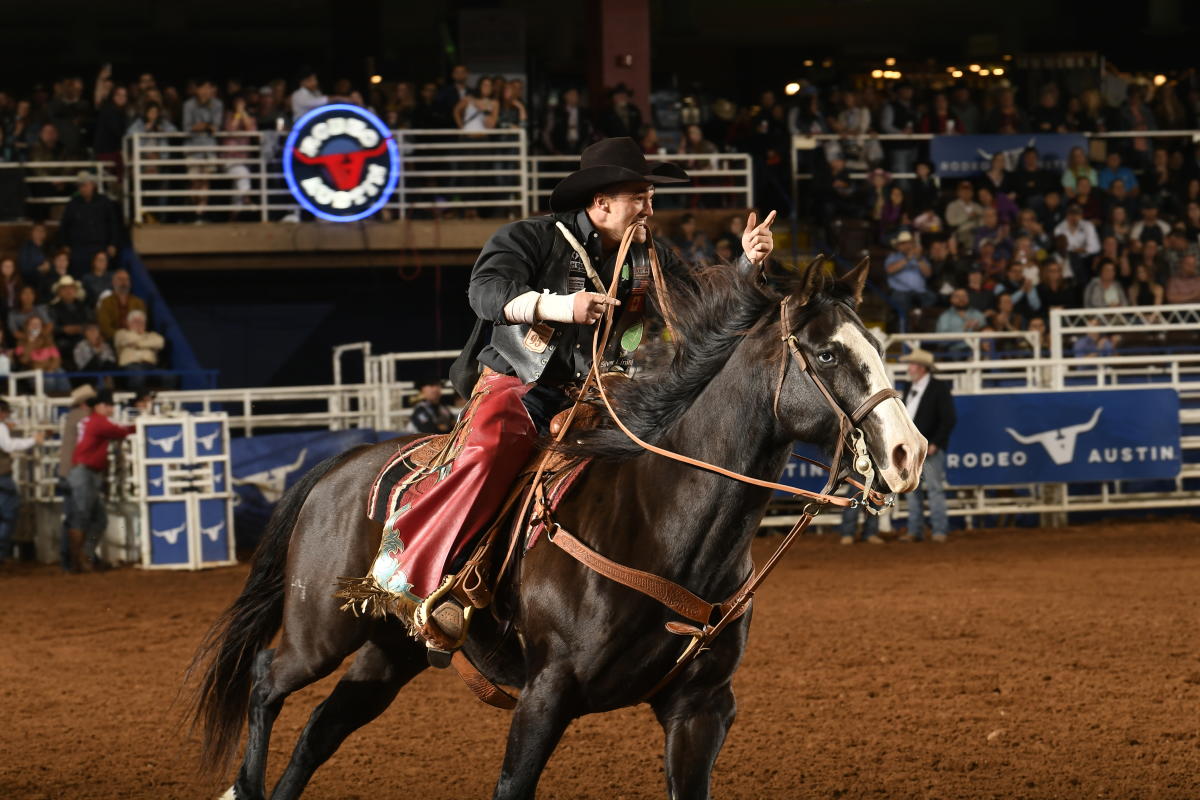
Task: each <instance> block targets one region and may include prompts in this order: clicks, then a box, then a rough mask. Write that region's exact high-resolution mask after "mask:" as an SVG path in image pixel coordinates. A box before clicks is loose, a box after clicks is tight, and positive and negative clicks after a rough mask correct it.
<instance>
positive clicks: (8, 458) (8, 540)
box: [0, 400, 44, 566]
mask: <svg viewBox="0 0 1200 800" xmlns="http://www.w3.org/2000/svg"><path fill="white" fill-rule="evenodd" d="M11 413H12V408H11V407H10V406H9V405H8V403H7V402H6V401H4V400H0V566H2V565H3V564H4V563H5V562H7V561H8V559H9V557H10V556H12V533H13V528H14V527H15V526H16V524H17V510H18V509H19V508H20V506H21V497H20V495H19V494H17V484H16V482H15V481H13V476H12V471H13V463H12V454H13V453H18V452H20V451H22V450H28V449H30V448H31V447H33V446H34V445H39V444H41V443H42V438H43V436H44V434H42V432H41V431H38V432H37V433H35V434H34V435H33V436H25V437H17V436H13V435H12V433H11V431H10V430H9V425H10V423H9V421H8V417H9V415H10V414H11Z"/></svg>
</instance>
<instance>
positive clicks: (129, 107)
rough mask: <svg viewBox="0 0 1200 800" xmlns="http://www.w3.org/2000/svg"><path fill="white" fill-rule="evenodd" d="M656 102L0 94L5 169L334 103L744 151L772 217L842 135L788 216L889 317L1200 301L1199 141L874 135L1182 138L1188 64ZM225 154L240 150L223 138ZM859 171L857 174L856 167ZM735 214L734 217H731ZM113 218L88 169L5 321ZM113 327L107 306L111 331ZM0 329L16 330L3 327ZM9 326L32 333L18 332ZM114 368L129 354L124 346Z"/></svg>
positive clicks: (695, 246)
mask: <svg viewBox="0 0 1200 800" xmlns="http://www.w3.org/2000/svg"><path fill="white" fill-rule="evenodd" d="M650 100H651V98H638V97H635V96H634V95H633V93H632V92H631V91H630V90H629V89H628V88H627V87H625V86H624V85H619V86H616V87H613V88H612V89H611V90H610V91H609V92H608V94H607V96H606V97H604V98H592V102H590V103H589V102H587V101H586V100H585V99H584V97H583V95H582V93H581V92H580V91H579V89H577V88H572V87H567V88H563V89H561V90H557V91H551V92H548V93H546V94H544V95H542V96H539V97H536V98H533V99H532V100H530V101H527V99H526V90H525V86H524V84H523V82H522V81H520V80H512V79H506V78H505V77H504V76H499V75H472V74H471V73H470V71H469V70H468V69H467V67H465V66H463V65H458V66H455V67H454V68H453V69H452V70H451V72H450V74H449V75H448V77H447V79H446V80H444V81H433V80H430V81H425V82H413V81H406V80H400V81H382V80H381V81H379V82H372V83H369V84H367V85H366V86H365V87H364V88H360V87H356V86H355V85H354V84H353V82H352V81H350V80H347V79H339V80H335V81H333V83H332V85H331V86H330V87H329V89H328V91H326V90H325V89H323V87H322V84H321V82H320V80H319V78H318V76H317V75H316V74H315V73H314V72H313V71H312V70H311V69H301V70H299V72H298V73H297V75H296V79H295V81H294V82H293V83H291V84H289V83H288V82H287V81H285V80H283V79H274V80H270V81H268V82H266V83H265V84H263V85H261V86H258V87H254V86H247V85H245V84H244V83H243V82H242V81H241V80H238V79H229V80H226V81H224V82H223V84H222V85H221V86H218V85H217V84H216V83H215V82H214V81H212V80H210V79H197V80H193V81H189V82H187V83H186V84H185V85H184V86H182V87H176V86H173V85H160V83H159V82H158V80H157V79H156V77H155V76H154V75H152V74H149V73H145V74H141V75H139V76H137V78H136V79H134V80H126V81H120V80H117V79H116V76H115V75H114V73H113V72H112V70H111V69H110V68H108V67H105V68H103V69H101V70H100V72H99V73H98V75H97V76H96V78H95V80H94V82H93V84H92V85H91V86H90V87H88V86H87V85H85V82H84V81H83V80H82V79H81V78H78V77H71V78H66V79H63V80H60V81H59V82H57V83H55V84H53V86H39V87H35V89H34V90H33V91H32V92H31V93H30V94H29V95H28V96H26V97H19V98H18V97H14V96H13V95H11V94H8V93H5V92H0V159H8V160H17V161H38V162H45V161H54V160H60V159H66V158H79V157H84V156H90V157H93V158H95V159H98V160H101V161H107V162H111V163H112V164H113V168H114V169H115V170H116V171H117V172H118V173H119V172H120V170H121V169H122V164H121V158H122V147H121V141H122V137H123V136H124V135H125V134H126V133H128V132H153V131H180V132H184V133H187V134H188V135H189V139H188V141H189V143H191V144H193V145H200V146H205V145H211V144H213V143H214V142H215V141H216V139H215V138H214V137H215V134H216V133H217V132H218V131H225V132H231V133H238V132H242V133H246V134H249V133H250V132H253V131H272V132H275V133H279V132H282V131H285V130H287V129H288V128H289V127H290V125H291V124H292V122H293V121H294V120H295V119H297V118H298V117H300V116H302V115H303V114H304V113H306V112H307V111H309V110H310V109H312V108H315V107H317V106H319V105H321V104H324V103H326V102H330V101H340V102H348V103H356V104H360V105H364V106H367V107H370V108H372V109H373V110H375V111H376V112H377V113H379V114H380V115H381V116H382V117H383V118H384V120H385V121H386V123H387V124H388V125H389V126H391V127H393V128H396V129H407V128H417V129H442V128H460V129H463V130H468V131H480V130H486V129H492V128H511V127H524V128H526V129H528V130H529V132H530V142H531V147H532V148H533V149H534V150H540V151H542V152H545V153H550V154H575V153H578V152H580V151H581V150H582V149H583V148H584V147H585V146H586V145H588V144H589V143H591V142H592V141H595V140H596V139H598V138H601V137H606V136H632V137H634V138H636V139H637V140H638V141H639V142H640V143H641V144H642V147H643V149H645V150H646V151H647V152H648V153H649V152H653V153H655V154H660V155H661V154H667V153H670V154H672V155H675V156H677V157H678V158H679V160H680V161H681V163H682V164H683V165H684V166H685V168H688V167H690V168H693V169H694V168H696V167H699V166H703V164H704V162H703V161H701V160H699V159H695V158H692V159H689V158H688V156H700V155H711V154H714V153H720V152H727V151H739V152H747V153H750V154H751V156H752V157H753V159H754V170H755V195H756V198H755V199H756V202H757V204H758V205H760V206H761V207H764V208H778V209H781V210H786V209H788V208H790V205H791V203H792V200H793V194H794V193H793V190H792V186H791V178H790V173H791V164H790V159H791V158H792V157H793V156H794V155H795V153H794V152H793V150H792V146H791V142H792V136H793V135H794V134H814V133H827V134H834V135H835V136H836V137H837V138H831V139H824V140H822V141H821V143H820V146H819V147H818V148H817V149H816V150H814V151H811V152H810V153H808V154H807V155H803V154H802V155H801V156H800V157H802V158H807V159H808V161H807V162H806V163H805V164H804V165H797V166H801V167H802V168H803V169H808V170H811V172H812V173H813V174H814V175H815V176H816V177H815V178H814V180H813V182H812V184H810V185H809V186H808V191H806V192H802V193H801V194H802V195H803V197H802V200H801V202H802V203H804V204H807V205H806V206H803V207H802V208H801V212H802V216H804V213H803V212H805V211H808V212H811V216H812V217H813V218H815V219H816V220H818V222H820V223H831V222H833V221H835V220H842V221H844V220H856V221H858V222H859V223H865V224H866V225H867V226H868V227H869V232H870V233H869V238H870V239H871V240H873V242H872V243H873V244H874V245H876V246H878V247H886V248H888V250H889V253H888V255H887V256H886V259H885V264H884V273H885V276H886V281H885V282H886V285H887V291H888V293H889V295H890V299H891V301H892V304H893V306H894V307H895V309H896V310H897V314H898V323H899V324H900V325H902V326H904V327H909V328H911V327H915V328H918V329H937V330H943V331H948V332H954V331H960V330H988V329H991V330H997V331H1001V330H1004V331H1007V330H1027V329H1028V328H1029V327H1030V326H1031V325H1032V326H1034V327H1035V328H1036V327H1037V326H1038V325H1042V324H1044V322H1045V319H1046V317H1047V313H1048V311H1049V309H1051V308H1053V307H1056V306H1067V307H1097V308H1100V307H1105V306H1113V305H1124V304H1128V303H1139V304H1145V305H1153V304H1159V303H1185V302H1196V301H1197V300H1200V278H1198V277H1197V263H1196V261H1197V257H1200V148H1195V149H1193V147H1192V144H1191V142H1190V140H1188V141H1186V142H1181V140H1178V139H1154V138H1151V137H1145V138H1142V137H1130V138H1125V139H1120V140H1108V141H1107V143H1106V144H1107V150H1106V151H1105V152H1101V151H1098V150H1094V151H1085V150H1084V149H1082V148H1080V149H1076V150H1075V151H1073V152H1072V153H1071V156H1070V158H1069V159H1068V163H1067V164H1066V166H1065V169H1063V170H1062V171H1061V172H1058V173H1055V172H1051V171H1048V170H1047V169H1044V168H1043V164H1042V162H1041V160H1040V159H1039V156H1038V153H1037V152H1036V150H1033V149H1030V150H1028V151H1027V152H1026V153H1024V154H1023V156H1022V157H1021V158H1020V159H1019V162H1018V163H1017V164H1015V165H1013V164H1009V163H1007V162H1006V160H1005V156H1003V155H1002V154H1000V155H997V156H996V158H994V159H993V161H992V163H991V165H990V167H989V169H987V170H986V171H984V172H982V173H981V174H979V175H977V176H974V177H972V178H970V179H966V180H954V181H949V182H947V183H944V182H943V181H942V180H941V179H940V178H939V177H938V175H937V174H936V172H935V171H934V169H933V165H932V164H931V163H929V161H928V160H927V158H925V153H924V151H923V148H924V145H923V144H922V143H919V142H913V141H899V142H897V141H882V142H881V141H880V140H879V139H878V138H877V137H876V134H879V133H906V132H909V133H912V132H925V133H939V134H971V133H1021V132H1031V133H1061V132H1070V131H1085V132H1103V131H1135V132H1136V131H1139V130H1144V131H1153V130H1156V129H1162V128H1167V129H1183V128H1194V127H1197V126H1200V78H1197V76H1196V75H1195V74H1194V72H1188V73H1187V74H1185V75H1183V76H1182V77H1180V78H1178V79H1177V80H1173V81H1170V82H1166V83H1165V84H1164V85H1155V84H1154V83H1152V82H1146V81H1139V80H1135V79H1132V78H1130V76H1122V75H1120V74H1119V73H1116V72H1114V71H1110V72H1108V73H1106V74H1105V75H1104V76H1102V79H1101V80H1100V81H1099V82H1098V84H1097V88H1092V89H1087V90H1084V91H1082V92H1081V93H1079V94H1078V95H1076V96H1070V97H1067V96H1065V95H1064V91H1063V90H1062V88H1061V87H1060V86H1059V85H1057V84H1056V83H1054V82H1047V83H1046V84H1045V85H1044V86H1043V87H1042V88H1041V89H1040V90H1038V91H1037V92H1036V97H1032V98H1026V99H1025V101H1024V102H1022V100H1021V98H1019V97H1018V94H1017V92H1016V91H1015V90H1014V88H1013V87H1012V85H1010V84H1009V83H1007V81H1001V82H997V83H995V84H994V88H992V89H990V90H984V89H978V88H972V87H971V86H969V85H967V84H965V83H959V84H954V85H952V86H948V87H944V88H939V87H938V86H936V85H933V84H931V85H930V86H927V87H921V88H918V87H917V86H914V85H912V84H910V83H908V82H906V81H899V82H886V81H885V82H879V81H859V83H858V84H857V85H856V86H855V87H853V88H847V87H844V86H831V87H824V88H820V87H817V86H815V85H807V84H801V85H800V87H799V91H796V92H795V93H794V95H790V96H789V95H783V94H781V93H780V94H777V93H776V92H774V91H764V92H762V93H761V94H760V95H759V96H758V97H757V98H756V102H754V103H751V104H746V105H742V106H739V105H736V104H735V103H733V102H731V101H730V100H727V99H724V98H715V99H708V100H705V99H703V98H700V97H699V96H685V95H681V94H677V101H678V102H676V103H675V104H674V106H673V107H672V109H670V113H666V112H664V109H663V106H662V104H661V103H660V102H655V103H651V102H650ZM527 103H528V104H527ZM232 142H233V143H234V144H238V143H239V142H242V143H246V144H248V140H245V141H243V140H240V139H237V138H236V137H235V138H234V139H233V140H232ZM228 143H229V140H227V141H226V144H228ZM1093 144H1096V142H1093ZM693 162H695V163H693ZM166 168H167V167H166V165H164V169H166ZM229 169H230V170H235V169H240V170H242V172H241V173H239V174H237V175H232V174H231V175H230V176H229V179H231V180H233V182H234V185H235V186H241V187H242V189H241V190H243V191H247V192H248V191H249V185H250V176H249V172H248V171H247V170H246V167H244V166H238V165H235V166H231V167H229ZM863 173H865V174H866V176H867V177H866V178H865V179H863V178H858V177H856V175H861V174H863ZM66 180H67V179H66V178H64V183H65V182H66ZM204 184H205V182H204V181H196V182H195V185H196V186H197V187H198V188H202V187H203V186H204ZM243 184H244V185H243ZM42 187H43V188H42V189H41V191H47V192H49V191H58V192H61V191H64V187H62V186H55V185H54V184H43V185H42ZM203 198H204V195H202V194H197V195H196V196H195V202H196V203H197V204H198V205H200V206H203V203H204V199H203ZM664 199H665V198H664ZM147 202H148V203H150V204H153V202H154V199H153V198H148V200H147ZM200 217H201V218H203V215H202V214H201V215H200ZM738 224H739V222H738V220H736V219H735V220H734V221H733V222H732V223H731V226H732V227H733V228H736V227H737V225H738ZM118 228H119V211H118V210H117V208H116V206H115V205H114V204H112V203H111V202H106V201H105V200H104V199H103V198H102V197H101V196H100V195H99V193H97V192H96V191H95V182H94V180H92V181H89V180H87V179H86V176H85V179H84V180H82V181H81V182H80V187H79V191H78V192H77V193H76V194H75V195H74V196H73V198H72V200H71V203H70V204H69V205H68V206H67V208H66V211H65V213H64V215H63V221H62V227H61V232H60V236H59V238H60V239H61V240H62V242H61V243H62V245H63V246H65V247H66V248H68V252H67V256H66V259H67V263H66V266H65V267H64V266H63V265H62V264H59V263H57V262H58V261H59V257H60V256H61V254H56V253H54V252H49V251H44V250H42V249H41V248H43V247H44V245H43V244H40V243H38V241H37V240H38V238H39V237H42V238H43V240H44V234H39V233H37V232H35V234H34V236H33V238H31V241H30V243H29V244H27V245H26V249H25V250H23V251H22V254H21V256H20V259H19V261H20V263H19V264H18V265H17V268H16V271H15V272H13V273H12V275H11V276H9V277H4V280H6V281H7V284H6V286H4V287H0V291H3V292H4V297H5V298H7V300H6V303H7V307H8V309H9V310H12V311H19V310H20V309H22V308H24V305H23V302H22V299H21V292H20V290H19V288H14V285H13V283H12V281H13V280H14V279H17V278H19V280H20V281H21V282H22V283H21V285H22V286H28V287H31V288H32V290H33V292H34V294H35V296H36V302H35V303H34V305H38V304H42V305H44V304H47V303H52V302H56V303H59V304H60V305H61V303H62V302H68V301H61V300H59V299H58V297H57V295H58V293H59V291H60V290H62V289H63V288H64V287H63V286H62V285H60V283H59V282H60V281H61V280H62V278H63V276H64V275H66V274H70V275H71V276H72V277H73V278H74V279H75V281H77V282H78V283H79V284H80V285H79V286H77V287H76V288H75V289H74V290H72V289H67V290H66V291H67V292H68V293H69V292H70V291H77V292H80V293H84V292H86V293H87V296H88V297H90V298H97V297H99V296H101V295H102V294H103V293H104V292H106V291H108V289H109V287H108V286H107V285H106V284H105V282H104V278H103V276H104V275H106V274H107V269H108V267H107V265H106V264H104V263H101V262H103V259H97V258H96V254H98V253H102V252H106V253H107V254H108V257H109V258H111V257H112V256H113V255H114V254H115V247H114V245H115V243H116V239H117V236H118ZM738 233H739V232H738V231H736V230H732V229H731V230H730V231H729V232H728V234H724V235H722V236H721V237H720V238H718V239H716V240H713V241H710V240H709V239H708V238H707V237H706V236H705V235H704V234H703V233H701V232H698V231H697V229H696V226H695V224H694V220H691V219H688V218H685V219H684V220H683V222H682V223H681V224H680V226H679V229H678V231H676V232H674V233H673V234H672V238H673V239H675V240H676V242H675V243H676V245H677V246H678V248H679V250H680V252H681V254H683V255H684V256H685V257H686V258H688V259H689V260H692V261H696V262H701V263H705V262H711V261H720V260H726V259H732V258H735V257H736V255H737V248H738V241H739V239H738ZM833 244H834V245H835V246H836V244H837V243H836V242H834V243H833ZM39 254H40V255H39ZM64 269H65V271H64ZM2 272H3V270H2V268H0V274H2ZM113 288H114V292H115V288H116V287H113ZM70 302H73V303H74V304H78V303H80V302H85V303H86V302H87V301H80V300H75V301H70ZM72 307H73V306H72ZM95 311H96V313H99V309H95ZM20 313H24V312H20ZM125 319H126V314H125V313H122V314H121V327H124V323H125ZM1039 320H1040V321H1041V322H1039ZM47 322H53V321H52V320H47ZM97 322H98V323H99V325H100V335H101V337H102V338H103V340H104V341H106V342H108V343H111V344H112V345H114V346H117V348H118V350H119V349H120V343H119V342H118V341H117V340H116V338H115V337H116V328H115V327H114V325H113V324H112V323H111V321H108V322H106V320H105V318H104V316H103V315H101V316H100V317H98V319H97ZM67 326H69V327H70V329H71V331H73V332H72V333H70V334H67V332H66V330H65V329H64V327H63V326H62V325H60V326H58V328H57V329H56V334H55V335H56V336H58V337H60V338H61V337H62V336H65V335H70V336H74V337H77V338H76V339H75V340H74V341H73V342H72V343H71V344H72V347H74V345H75V344H78V343H79V342H80V341H82V338H81V337H82V336H83V332H82V328H81V327H80V325H79V324H78V323H76V322H70V323H67ZM7 330H8V332H9V333H10V335H11V336H13V337H17V335H18V329H14V328H13V326H12V325H11V324H10V325H8V326H7ZM20 334H21V336H22V337H23V336H25V335H26V334H25V332H24V330H23V329H21V330H20ZM13 344H14V346H15V345H16V344H18V342H13ZM997 346H1000V345H997ZM14 352H15V351H14ZM33 352H34V350H32V349H31V348H28V347H26V348H24V349H22V351H21V353H22V356H21V357H23V358H26V359H30V358H32V357H33ZM37 352H42V353H45V352H48V348H45V347H43V348H38V349H37ZM73 355H74V354H73V353H72V356H73ZM93 358H94V357H93ZM93 358H89V359H88V360H89V361H91V360H93ZM116 358H117V361H118V363H121V364H124V363H125V362H128V363H130V364H132V363H135V362H133V361H129V360H128V358H123V357H122V355H121V353H120V352H117V353H116ZM129 358H132V356H130V357H129ZM144 358H145V355H144V353H143V354H142V355H141V356H139V361H138V362H136V363H143V361H142V360H141V359H144ZM70 360H72V359H71V358H63V361H64V362H68V361H70ZM74 360H78V359H74ZM45 363H46V364H53V360H52V359H51V360H47V361H45Z"/></svg>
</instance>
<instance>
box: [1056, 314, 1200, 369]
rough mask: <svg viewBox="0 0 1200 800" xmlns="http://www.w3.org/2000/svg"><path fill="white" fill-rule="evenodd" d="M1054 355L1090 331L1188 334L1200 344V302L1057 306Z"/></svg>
mask: <svg viewBox="0 0 1200 800" xmlns="http://www.w3.org/2000/svg"><path fill="white" fill-rule="evenodd" d="M1050 330H1051V331H1053V335H1052V336H1051V337H1050V354H1051V355H1052V356H1054V357H1055V358H1061V357H1062V356H1063V354H1064V353H1065V352H1068V347H1069V342H1068V339H1070V338H1072V337H1075V338H1078V337H1079V336H1081V335H1084V334H1087V333H1127V334H1131V333H1163V334H1166V333H1184V334H1188V335H1194V336H1195V339H1194V341H1193V344H1195V345H1196V346H1198V347H1200V303H1193V304H1186V305H1157V306H1119V307H1115V308H1056V309H1053V310H1051V312H1050Z"/></svg>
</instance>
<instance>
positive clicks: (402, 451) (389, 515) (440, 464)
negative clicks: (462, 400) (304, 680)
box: [337, 432, 591, 623]
mask: <svg viewBox="0 0 1200 800" xmlns="http://www.w3.org/2000/svg"><path fill="white" fill-rule="evenodd" d="M454 437H455V432H451V433H448V434H442V435H438V436H427V437H424V438H421V439H417V440H415V441H412V442H409V443H407V444H405V445H402V446H401V447H400V448H399V449H398V450H397V451H396V453H395V454H394V455H393V456H392V457H391V458H390V459H388V461H387V463H386V464H385V465H384V466H383V468H382V469H381V470H380V471H379V474H378V476H377V477H376V478H375V481H374V482H373V484H372V486H371V492H370V494H369V496H368V499H367V508H366V512H367V516H368V517H370V518H371V519H373V520H375V521H377V522H382V523H383V526H384V527H383V538H382V541H381V542H380V547H379V553H378V554H377V555H376V557H375V561H374V563H373V564H372V566H371V572H370V573H369V574H368V575H367V576H365V577H363V578H353V579H350V578H345V579H342V580H341V581H340V584H341V588H340V590H339V591H338V592H337V596H338V597H342V598H344V599H346V600H348V601H349V602H348V603H347V604H346V606H345V608H346V609H347V610H350V609H353V610H354V612H355V613H360V614H362V613H365V614H369V615H372V616H383V615H385V614H388V613H391V614H394V615H396V616H397V617H400V618H401V619H402V620H404V621H405V622H406V623H407V622H409V620H410V618H411V613H412V610H413V609H415V607H416V605H417V604H419V603H420V602H421V601H422V600H423V599H424V597H422V594H423V592H422V591H418V590H415V588H414V586H413V585H412V582H410V578H412V579H413V582H415V579H416V576H415V575H412V576H410V575H409V574H406V573H405V571H404V568H403V567H402V565H401V560H400V558H399V556H400V554H401V553H403V552H404V549H405V545H404V541H403V540H402V537H401V533H402V532H403V534H404V536H405V537H411V536H412V535H413V534H414V531H413V530H411V525H410V520H412V518H411V517H410V516H408V515H407V514H406V512H407V511H408V509H409V508H411V506H412V504H413V503H414V502H416V500H417V499H418V498H419V497H420V496H421V495H422V494H423V493H424V492H425V491H426V490H427V489H428V486H427V482H429V483H430V485H432V484H436V483H438V482H440V481H442V480H445V479H447V478H450V476H451V473H452V472H453V468H454V466H455V465H454V456H456V455H457V454H458V450H459V449H460V448H456V446H455V441H454ZM541 457H542V453H541V451H536V452H534V453H533V455H532V458H531V459H530V460H529V462H528V463H527V464H526V465H525V467H523V468H522V469H520V472H519V475H518V476H517V478H516V480H515V481H514V483H513V485H512V486H511V487H509V488H508V489H507V493H508V495H509V501H508V502H505V503H503V505H502V508H503V509H504V511H502V512H500V513H501V514H503V516H504V517H509V516H510V514H511V513H512V511H513V509H515V508H518V507H519V506H520V504H521V502H522V500H523V499H524V494H525V492H527V491H528V490H529V484H530V481H531V480H532V478H533V475H534V474H535V473H536V471H537V466H538V464H539V463H540V459H541ZM589 463H591V460H590V459H578V458H572V457H570V456H566V455H561V454H557V453H552V454H551V455H550V458H549V460H548V461H547V463H546V465H545V468H544V469H543V474H542V486H543V489H542V491H541V492H540V493H539V495H537V496H536V497H537V499H535V502H534V504H533V507H532V508H531V510H530V512H529V517H530V519H531V520H533V522H532V524H530V525H529V527H528V528H527V530H526V531H525V537H526V541H525V546H526V547H527V548H528V547H532V546H533V545H534V543H535V542H536V541H537V537H538V536H539V534H540V533H541V532H542V531H543V530H545V522H544V518H545V517H546V516H547V515H546V513H545V508H544V507H543V506H542V503H543V502H544V503H545V505H546V506H549V509H550V511H551V512H553V510H554V509H555V508H556V507H557V506H558V504H559V503H560V502H561V501H562V499H563V498H564V497H565V496H566V494H567V492H568V490H569V489H570V488H571V487H572V486H573V485H574V484H575V482H576V481H577V480H578V479H579V477H580V476H581V475H582V474H583V472H584V470H585V469H586V468H587V466H588V464H589ZM468 477H469V476H461V475H458V476H454V479H458V480H465V479H468ZM424 519H425V518H421V521H424ZM412 522H414V523H416V522H418V520H412ZM496 524H511V522H510V520H508V519H493V520H492V521H491V522H490V523H489V524H487V525H484V526H482V527H481V528H480V529H479V530H477V531H474V532H473V533H472V535H470V536H469V538H468V539H467V540H466V541H461V542H459V543H458V544H457V545H456V547H455V550H454V552H456V553H457V554H458V555H459V557H460V558H461V557H462V556H464V555H466V554H469V553H470V552H471V550H472V549H473V548H474V547H475V546H476V543H477V542H478V541H480V540H481V538H482V536H483V535H484V534H485V533H486V532H488V531H489V530H491V528H492V526H493V525H496ZM406 526H408V527H406ZM421 535H423V536H435V537H457V536H459V535H460V531H459V530H428V531H423V532H421ZM505 536H506V534H505V532H504V531H501V532H500V537H499V538H500V539H501V541H502V542H503V541H506V538H505ZM447 568H448V569H450V571H453V568H450V567H449V565H448V567H447ZM425 577H426V579H427V580H428V579H429V578H430V577H432V578H433V579H434V581H435V582H434V585H436V583H438V582H440V578H441V575H433V576H425Z"/></svg>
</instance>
